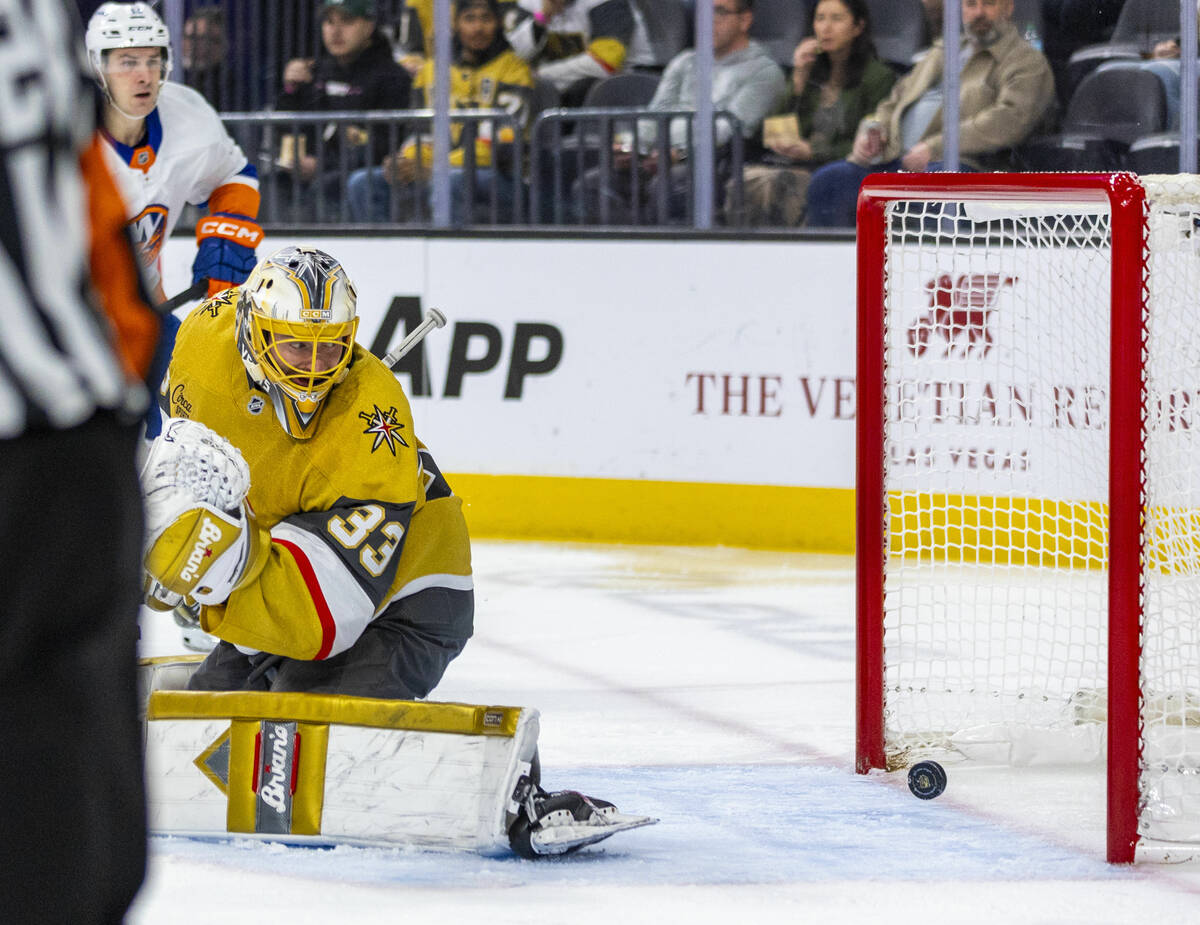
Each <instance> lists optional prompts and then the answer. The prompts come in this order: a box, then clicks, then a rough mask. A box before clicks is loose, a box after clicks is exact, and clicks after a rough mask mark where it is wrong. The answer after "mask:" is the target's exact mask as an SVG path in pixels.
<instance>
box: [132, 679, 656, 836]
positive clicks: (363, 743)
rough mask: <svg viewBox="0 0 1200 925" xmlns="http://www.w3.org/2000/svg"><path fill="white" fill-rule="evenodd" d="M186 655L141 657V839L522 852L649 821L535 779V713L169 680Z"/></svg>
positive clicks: (497, 708)
mask: <svg viewBox="0 0 1200 925" xmlns="http://www.w3.org/2000/svg"><path fill="white" fill-rule="evenodd" d="M199 661H200V658H199V657H196V658H191V657H187V656H184V657H178V658H165V659H147V660H144V661H143V662H142V668H141V680H142V689H143V692H144V702H145V705H146V714H145V720H146V734H145V742H146V783H147V791H148V796H149V798H148V808H149V828H150V831H151V832H153V833H155V834H164V835H181V836H193V837H195V836H200V837H210V838H211V837H214V836H226V835H234V836H238V837H248V838H260V839H264V840H270V841H282V842H286V843H294V844H317V845H328V844H352V845H367V846H402V845H411V846H416V847H424V848H437V849H456V850H469V851H479V852H483V853H489V854H490V853H497V852H501V851H504V850H505V849H509V848H511V849H512V850H513V851H515V852H516V853H517V854H519V855H520V856H522V857H525V858H536V857H540V856H544V855H557V854H565V853H567V852H570V851H573V850H576V849H578V848H580V847H582V846H584V845H588V844H593V843H595V842H598V841H602V840H604V839H606V838H609V837H610V836H612V835H615V834H616V833H618V832H622V831H625V830H627V829H632V828H638V827H640V826H645V825H651V824H653V823H655V822H657V821H658V820H657V819H653V818H650V817H648V816H633V815H628V814H624V813H621V812H619V811H618V810H617V809H616V807H615V806H613V805H612V804H611V803H607V802H605V801H603V800H597V799H594V798H591V797H586V796H584V795H583V794H580V793H575V792H573V791H559V792H555V793H547V792H546V791H544V790H542V789H541V787H540V786H539V785H538V781H537V778H538V771H537V737H538V712H537V711H536V710H532V709H525V708H520V707H501V706H479V705H474V704H461V703H433V702H418V701H404V700H374V699H369V698H362V697H350V696H339V695H322V694H305V693H268V692H242V691H222V692H212V691H188V690H183V689H182V688H183V687H184V686H185V685H186V682H187V678H188V676H189V675H190V674H191V671H192V670H193V669H194V667H195V666H196V665H197V664H198V663H199Z"/></svg>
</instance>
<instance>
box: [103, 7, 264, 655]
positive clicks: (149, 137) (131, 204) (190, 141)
mask: <svg viewBox="0 0 1200 925" xmlns="http://www.w3.org/2000/svg"><path fill="white" fill-rule="evenodd" d="M85 44H86V46H87V55H88V61H89V63H90V65H91V67H92V71H93V73H94V74H95V77H96V80H97V82H98V83H99V84H100V88H101V89H102V90H103V91H104V98H105V101H104V109H103V113H102V125H101V129H102V131H101V134H102V135H103V137H104V138H105V140H106V142H107V144H105V145H104V146H103V147H104V155H105V160H106V163H107V165H108V168H109V172H110V173H111V174H112V175H113V178H114V179H115V180H116V181H117V186H118V189H119V190H120V192H121V196H122V198H123V199H124V201H125V207H126V214H127V215H128V217H129V230H130V233H131V236H132V238H133V242H134V246H135V248H136V250H137V254H138V259H139V261H140V262H141V265H142V270H143V276H144V278H145V280H146V284H147V286H148V287H149V291H150V294H151V295H152V296H153V297H154V298H155V299H156V300H157V301H158V302H159V303H162V302H164V301H166V293H165V292H164V290H163V281H162V248H163V244H164V242H165V241H166V240H167V238H168V237H169V236H170V234H171V231H172V229H173V228H174V227H175V225H176V223H177V222H178V221H179V217H180V214H181V213H182V211H183V209H184V206H185V205H186V204H187V203H192V204H194V205H204V204H207V210H208V214H207V215H205V216H204V217H203V218H201V219H200V221H199V222H197V224H196V239H197V243H198V245H199V247H198V250H197V252H196V258H195V260H194V261H193V263H192V284H193V286H194V285H196V284H198V283H201V282H203V281H205V280H207V281H208V285H207V291H206V292H205V293H203V295H206V296H211V295H215V294H216V293H218V292H221V291H223V290H225V289H228V288H230V287H231V286H236V285H239V284H241V283H243V282H245V280H246V277H247V276H249V274H250V271H251V270H253V269H254V265H255V263H256V262H257V261H256V259H255V248H256V247H257V246H258V243H259V241H260V240H261V239H262V229H261V228H260V227H259V226H258V223H257V222H256V221H255V219H256V217H257V215H258V204H259V193H258V173H257V171H256V170H255V168H254V166H253V165H252V164H250V163H249V162H248V161H247V160H246V155H245V154H243V153H242V150H241V149H240V148H239V147H238V146H237V144H236V143H235V142H234V140H233V139H232V138H230V137H229V134H228V132H226V131H225V127H224V126H223V125H222V124H221V120H220V117H219V116H218V115H217V113H216V111H215V110H214V109H213V108H212V106H210V105H209V104H208V103H207V102H206V101H205V99H204V98H203V97H202V96H201V95H200V94H199V93H197V92H196V91H195V90H192V89H191V88H190V87H185V86H183V85H182V84H177V83H171V82H168V81H167V75H168V74H169V73H170V72H171V42H170V35H169V33H168V31H167V27H166V24H165V23H164V22H163V21H162V19H160V18H159V16H158V14H157V13H155V12H154V11H153V10H152V9H151V8H150V6H149V4H147V3H141V2H137V3H112V2H109V3H103V4H101V6H100V7H99V8H98V9H97V10H96V12H95V13H93V14H92V17H91V19H90V20H89V21H88V26H87V33H86V36H85ZM178 328H179V322H178V320H177V319H175V318H174V317H172V316H167V318H166V319H165V323H164V324H163V327H162V338H161V341H160V343H159V347H158V351H157V354H156V356H155V360H154V364H153V367H152V368H151V370H150V374H149V376H148V377H147V378H148V384H149V386H150V387H151V389H152V390H153V391H155V392H157V390H158V384H159V383H160V382H161V381H162V378H163V375H164V374H165V373H166V369H167V364H168V362H169V361H170V356H171V350H172V348H173V346H174V343H175V332H176V331H177V330H178ZM160 427H161V418H160V416H159V413H158V409H157V408H151V409H150V411H149V413H148V414H147V417H146V432H145V434H146V437H147V439H153V438H154V437H155V436H157V434H158V432H159V430H160ZM180 619H181V621H183V622H181V628H182V632H183V642H184V645H185V646H187V647H188V648H190V649H195V650H197V651H207V650H209V649H211V648H212V647H213V646H214V645H216V640H215V639H214V638H213V637H211V636H209V635H208V634H207V633H204V632H203V631H201V630H200V629H199V627H198V626H195V625H192V623H191V622H187V621H186V620H185V619H184V615H182V614H181V615H180Z"/></svg>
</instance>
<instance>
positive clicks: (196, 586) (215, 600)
mask: <svg viewBox="0 0 1200 925" xmlns="http://www.w3.org/2000/svg"><path fill="white" fill-rule="evenodd" d="M249 490H250V469H249V467H248V466H247V465H246V461H245V460H244V459H243V458H242V454H241V453H240V452H238V450H237V448H236V447H234V446H233V445H232V444H231V443H229V441H228V440H226V439H225V438H223V437H221V436H220V435H219V434H217V433H215V432H214V431H212V430H210V429H209V428H207V427H205V426H204V425H203V424H200V423H199V422H197V421H189V420H185V419H182V418H171V419H168V420H167V421H166V422H165V423H164V426H163V432H162V434H161V435H160V436H159V437H158V438H157V439H156V440H155V441H154V444H153V445H152V446H151V448H150V454H149V456H148V457H147V459H146V465H145V467H144V468H143V470H142V492H143V495H144V497H145V502H146V550H145V554H144V556H143V558H142V563H143V566H144V567H145V569H146V576H147V594H146V598H147V603H148V604H149V605H150V606H151V607H155V608H156V609H159V610H170V609H172V608H173V607H174V606H176V605H177V604H179V603H181V602H187V601H194V602H196V603H199V604H209V605H211V604H221V603H223V602H224V601H225V600H226V599H227V598H228V597H229V595H230V594H231V593H232V592H233V591H234V590H235V589H236V588H238V587H239V586H240V585H242V584H244V583H245V582H247V581H249V580H251V579H253V578H254V577H256V576H257V575H258V573H259V572H260V571H261V570H262V567H263V565H264V564H265V562H266V551H267V549H268V548H269V542H270V534H269V533H268V532H267V531H266V530H265V529H263V528H262V527H260V526H259V525H258V523H257V521H256V520H255V518H254V513H253V511H252V510H251V509H250V505H249V503H248V502H247V501H246V494H247V492H248V491H249Z"/></svg>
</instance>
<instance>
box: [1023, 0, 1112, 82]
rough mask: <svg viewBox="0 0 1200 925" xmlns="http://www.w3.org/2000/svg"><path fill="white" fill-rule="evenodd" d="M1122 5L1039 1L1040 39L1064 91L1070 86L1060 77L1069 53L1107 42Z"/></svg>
mask: <svg viewBox="0 0 1200 925" xmlns="http://www.w3.org/2000/svg"><path fill="white" fill-rule="evenodd" d="M1124 5H1125V0H1042V23H1043V24H1044V26H1045V28H1046V34H1045V36H1043V39H1042V41H1043V43H1044V47H1045V51H1046V57H1047V58H1048V59H1049V60H1050V67H1051V69H1052V70H1053V72H1054V79H1055V82H1056V83H1057V84H1058V86H1059V88H1060V89H1061V90H1062V91H1063V92H1064V93H1065V92H1068V91H1069V90H1070V89H1071V88H1069V87H1067V82H1066V81H1065V80H1064V78H1065V77H1066V72H1067V62H1068V61H1069V60H1070V57H1071V55H1072V54H1073V53H1074V52H1076V51H1078V50H1079V49H1080V48H1083V47H1084V46H1085V45H1096V44H1098V43H1101V42H1107V41H1108V40H1109V38H1111V37H1112V33H1113V28H1114V27H1115V26H1116V24H1117V18H1118V17H1119V16H1120V15H1121V8H1122V7H1123V6H1124ZM1062 102H1064V103H1065V102H1066V100H1063V101H1062Z"/></svg>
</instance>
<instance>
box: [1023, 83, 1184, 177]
mask: <svg viewBox="0 0 1200 925" xmlns="http://www.w3.org/2000/svg"><path fill="white" fill-rule="evenodd" d="M1166 124H1167V99H1166V93H1165V92H1164V90H1163V86H1162V82H1161V81H1160V80H1159V79H1158V78H1157V77H1155V76H1154V75H1153V74H1151V73H1149V72H1147V71H1144V70H1142V69H1141V68H1140V67H1136V66H1124V65H1119V64H1118V65H1114V66H1113V67H1108V68H1105V69H1104V70H1100V71H1094V72H1092V73H1091V74H1089V75H1088V76H1087V77H1085V78H1084V79H1083V82H1082V83H1081V84H1080V85H1079V88H1078V89H1077V90H1076V91H1075V92H1074V93H1073V94H1072V95H1071V101H1070V103H1068V104H1067V113H1066V116H1065V117H1064V118H1063V124H1062V134H1061V135H1059V136H1054V137H1049V138H1039V139H1035V140H1034V141H1032V142H1029V143H1027V144H1025V145H1022V146H1021V149H1020V161H1021V163H1022V165H1023V166H1025V167H1026V168H1027V169H1032V170H1116V169H1119V168H1121V167H1122V166H1124V161H1125V156H1126V153H1127V152H1128V150H1129V147H1130V145H1132V144H1133V143H1134V142H1135V141H1137V139H1139V138H1143V137H1145V136H1147V135H1151V134H1154V133H1156V132H1161V131H1163V129H1165V128H1166Z"/></svg>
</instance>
